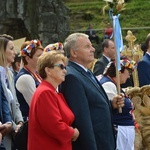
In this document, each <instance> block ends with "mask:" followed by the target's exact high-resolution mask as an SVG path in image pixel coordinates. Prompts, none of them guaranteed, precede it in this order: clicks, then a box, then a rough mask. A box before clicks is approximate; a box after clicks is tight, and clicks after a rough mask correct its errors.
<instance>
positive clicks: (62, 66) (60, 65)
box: [54, 64, 66, 70]
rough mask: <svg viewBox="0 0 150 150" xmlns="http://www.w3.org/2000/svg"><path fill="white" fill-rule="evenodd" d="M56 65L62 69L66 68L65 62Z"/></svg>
mask: <svg viewBox="0 0 150 150" xmlns="http://www.w3.org/2000/svg"><path fill="white" fill-rule="evenodd" d="M54 67H59V68H60V69H62V70H63V69H66V66H64V65H63V64H55V65H54Z"/></svg>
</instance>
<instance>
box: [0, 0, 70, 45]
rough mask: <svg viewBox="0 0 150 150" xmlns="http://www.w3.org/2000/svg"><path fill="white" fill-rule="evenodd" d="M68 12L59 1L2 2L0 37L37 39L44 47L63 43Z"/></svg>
mask: <svg viewBox="0 0 150 150" xmlns="http://www.w3.org/2000/svg"><path fill="white" fill-rule="evenodd" d="M67 13H68V9H67V7H66V6H65V5H64V3H63V1H62V0H42V1H41V0H3V1H1V5H0V34H4V33H6V34H10V35H11V36H13V37H14V39H19V38H22V37H26V39H27V40H31V39H40V40H41V41H42V44H43V46H46V45H47V44H49V43H54V42H58V41H60V42H63V41H64V39H65V38H66V36H67V35H68V33H67V31H68V30H69V24H68V17H67Z"/></svg>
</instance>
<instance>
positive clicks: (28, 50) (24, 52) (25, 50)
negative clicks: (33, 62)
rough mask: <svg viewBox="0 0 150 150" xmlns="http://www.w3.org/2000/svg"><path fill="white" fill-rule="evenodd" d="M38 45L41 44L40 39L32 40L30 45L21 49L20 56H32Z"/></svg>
mask: <svg viewBox="0 0 150 150" xmlns="http://www.w3.org/2000/svg"><path fill="white" fill-rule="evenodd" d="M38 46H41V42H40V40H32V41H31V43H30V44H29V45H27V46H26V47H25V48H23V49H22V50H21V51H20V56H30V54H31V51H32V49H33V48H36V47H38Z"/></svg>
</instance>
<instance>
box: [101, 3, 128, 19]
mask: <svg viewBox="0 0 150 150" xmlns="http://www.w3.org/2000/svg"><path fill="white" fill-rule="evenodd" d="M104 1H106V5H105V6H104V7H103V14H105V10H106V9H107V8H110V13H112V15H113V16H114V15H117V14H118V13H119V12H121V11H123V10H125V6H126V4H124V0H104Z"/></svg>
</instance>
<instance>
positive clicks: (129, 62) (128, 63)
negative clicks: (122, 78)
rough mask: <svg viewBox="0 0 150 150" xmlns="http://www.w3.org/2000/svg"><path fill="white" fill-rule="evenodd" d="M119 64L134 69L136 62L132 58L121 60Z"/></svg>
mask: <svg viewBox="0 0 150 150" xmlns="http://www.w3.org/2000/svg"><path fill="white" fill-rule="evenodd" d="M121 65H122V66H124V67H125V68H128V69H131V70H134V68H135V67H136V62H135V61H133V60H127V59H124V60H121Z"/></svg>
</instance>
